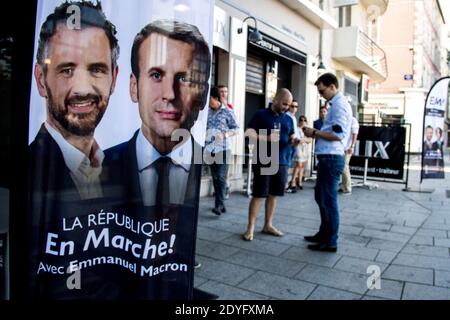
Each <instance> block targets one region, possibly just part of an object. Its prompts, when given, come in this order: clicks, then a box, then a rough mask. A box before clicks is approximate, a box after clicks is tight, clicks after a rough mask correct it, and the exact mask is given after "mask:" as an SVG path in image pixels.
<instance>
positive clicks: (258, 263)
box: [227, 250, 306, 277]
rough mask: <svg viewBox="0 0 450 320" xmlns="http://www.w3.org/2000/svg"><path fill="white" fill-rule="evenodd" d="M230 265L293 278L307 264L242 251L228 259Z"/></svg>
mask: <svg viewBox="0 0 450 320" xmlns="http://www.w3.org/2000/svg"><path fill="white" fill-rule="evenodd" d="M227 261H228V262H230V263H235V264H239V265H242V266H244V267H249V268H253V269H257V270H261V271H266V272H269V273H275V274H279V275H283V276H287V277H293V276H294V275H296V274H297V273H299V272H300V270H302V269H303V268H304V267H305V265H306V264H305V263H302V262H298V261H293V260H288V259H285V258H280V257H268V256H267V255H265V254H260V253H255V252H250V251H244V250H241V251H240V252H238V253H237V254H235V255H233V256H231V257H229V258H228V259H227Z"/></svg>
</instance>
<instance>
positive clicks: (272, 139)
mask: <svg viewBox="0 0 450 320" xmlns="http://www.w3.org/2000/svg"><path fill="white" fill-rule="evenodd" d="M315 86H316V87H317V90H318V93H319V94H320V96H321V97H322V98H323V99H325V100H326V104H325V105H324V106H321V107H320V110H319V119H317V120H316V121H314V123H313V126H312V127H310V126H309V125H308V120H307V118H306V116H305V115H303V114H302V115H300V116H299V117H298V118H297V116H296V114H297V112H298V110H299V105H298V102H297V101H296V100H293V96H292V93H291V92H290V91H289V90H288V89H285V88H283V89H280V90H279V91H278V92H277V93H276V95H275V97H274V99H273V101H272V103H271V104H270V106H269V107H268V108H265V109H261V110H259V111H258V112H257V113H256V114H255V115H254V116H253V118H252V119H251V120H250V122H249V124H248V128H247V130H246V136H248V137H250V139H253V141H255V143H256V150H261V149H263V148H261V146H262V144H266V145H268V144H269V145H270V144H276V145H277V151H278V154H276V155H275V154H270V152H269V156H270V159H271V160H270V162H269V163H267V162H264V163H263V161H261V162H258V161H256V163H254V164H253V166H252V168H251V170H252V173H253V189H252V198H251V200H250V203H249V209H248V225H247V229H246V231H245V233H244V234H243V236H242V238H243V240H245V241H252V240H253V238H254V233H255V225H256V220H257V216H258V213H259V211H260V209H261V206H262V204H263V202H264V204H265V206H264V207H265V218H264V225H263V228H262V232H263V233H266V234H269V235H272V236H277V237H280V236H283V232H282V231H281V230H279V229H278V228H276V227H275V226H274V225H273V218H274V214H275V211H276V205H277V198H278V197H281V196H284V193H285V192H286V193H296V192H297V191H299V190H302V189H303V181H304V176H305V166H306V164H307V162H308V160H309V159H311V154H310V149H311V148H310V145H311V144H312V145H313V148H314V155H315V156H314V160H313V161H315V162H316V166H317V179H316V185H315V192H314V198H315V201H316V203H317V205H318V207H319V212H320V220H321V223H320V227H319V230H318V231H317V233H316V234H314V235H310V236H305V237H304V239H305V240H306V241H308V242H311V243H312V244H310V245H308V248H309V249H311V250H314V251H326V252H336V251H337V245H338V233H339V205H338V194H339V193H341V194H345V195H349V194H351V192H352V188H351V176H350V169H349V163H350V159H351V156H352V154H353V149H354V147H355V143H356V139H357V135H358V130H359V124H358V121H357V119H356V118H355V117H354V116H353V114H352V108H351V106H350V104H349V102H348V100H347V98H346V97H345V96H344V95H343V94H342V93H341V92H340V91H339V90H338V89H339V83H338V79H337V78H336V76H334V75H333V74H331V73H326V74H323V75H322V76H320V77H319V78H318V79H317V81H316V82H315ZM222 88H223V86H222ZM219 90H220V89H219V88H212V89H211V99H210V108H211V110H210V113H209V116H208V135H207V137H209V138H207V146H206V150H209V152H210V154H211V153H212V154H213V153H214V152H213V151H211V150H213V149H212V146H215V145H216V144H217V143H218V142H219V143H220V145H221V148H223V149H224V150H225V149H227V148H229V146H227V142H226V141H228V140H227V139H228V138H229V137H231V136H232V135H234V134H236V133H237V132H238V130H239V128H238V126H237V124H236V120H235V116H234V113H233V111H232V107H230V106H229V105H227V102H226V100H224V99H223V97H222V96H221V95H220V92H219ZM269 149H270V150H271V151H272V152H273V149H272V148H269ZM265 150H266V149H265ZM220 159H224V161H225V162H226V161H227V160H226V157H225V156H223V157H222V156H221V157H220ZM274 161H277V165H278V169H277V170H276V171H275V172H271V173H269V174H267V173H264V170H265V169H268V168H269V167H270V166H271V165H273V163H272V162H274ZM292 163H293V170H292V175H291V179H290V180H289V181H288V176H289V168H290V167H291V164H292ZM214 166H217V165H216V164H213V165H211V173H212V178H213V185H214V190H215V207H214V208H213V210H212V211H213V212H214V213H215V214H217V215H220V214H221V213H223V212H225V206H224V205H223V199H224V194H225V191H224V190H226V188H227V186H228V185H227V183H226V180H227V174H226V172H227V169H224V168H222V167H219V168H220V169H217V168H216V167H214ZM226 166H227V165H225V167H226ZM218 172H219V173H218ZM341 176H342V181H341ZM340 181H341V183H340Z"/></svg>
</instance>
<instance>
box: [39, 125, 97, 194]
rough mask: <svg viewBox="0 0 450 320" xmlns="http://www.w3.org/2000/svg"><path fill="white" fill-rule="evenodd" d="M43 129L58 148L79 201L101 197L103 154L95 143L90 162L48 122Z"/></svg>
mask: <svg viewBox="0 0 450 320" xmlns="http://www.w3.org/2000/svg"><path fill="white" fill-rule="evenodd" d="M44 125H45V128H46V129H47V131H48V133H49V134H50V136H51V137H52V138H53V140H55V141H56V143H57V144H58V146H59V149H60V150H61V152H62V154H63V157H64V162H65V163H66V166H67V168H68V169H69V171H70V176H71V177H72V180H73V182H74V183H75V186H76V187H77V190H78V194H79V195H80V197H81V199H93V198H99V197H102V196H103V192H102V187H101V184H100V174H101V172H102V162H103V159H104V158H105V154H104V153H103V151H102V150H101V149H100V148H99V146H98V144H97V142H96V141H94V145H93V148H94V149H96V151H95V154H94V159H93V161H92V162H91V160H90V159H89V158H88V157H86V155H85V154H84V153H83V152H81V151H80V150H78V149H77V148H75V147H74V146H73V145H71V144H70V143H69V142H67V140H66V139H64V137H63V136H62V134H61V133H59V132H58V131H57V130H56V129H54V128H53V127H52V126H51V125H50V124H49V123H48V122H45V124H44Z"/></svg>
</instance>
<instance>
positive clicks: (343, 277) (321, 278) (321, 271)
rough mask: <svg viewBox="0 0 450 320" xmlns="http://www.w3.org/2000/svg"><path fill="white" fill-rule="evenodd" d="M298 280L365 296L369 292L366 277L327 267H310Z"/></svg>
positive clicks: (307, 267) (300, 274) (305, 269)
mask: <svg viewBox="0 0 450 320" xmlns="http://www.w3.org/2000/svg"><path fill="white" fill-rule="evenodd" d="M296 278H297V279H300V280H304V281H308V282H311V283H317V284H319V285H323V286H327V287H331V288H336V289H341V290H345V291H350V292H353V293H357V294H363V293H364V292H365V291H366V290H367V284H366V281H367V277H366V275H362V274H357V273H353V272H346V271H340V270H336V269H330V268H325V267H319V266H312V265H308V266H306V267H305V268H304V269H303V270H302V271H301V272H300V273H299V274H298V275H297V276H296Z"/></svg>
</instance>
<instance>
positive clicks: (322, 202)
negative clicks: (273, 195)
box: [303, 73, 352, 252]
mask: <svg viewBox="0 0 450 320" xmlns="http://www.w3.org/2000/svg"><path fill="white" fill-rule="evenodd" d="M314 84H315V85H316V87H317V90H318V91H319V94H320V95H321V96H322V97H323V98H325V99H326V100H327V101H328V104H329V106H330V109H329V111H328V115H327V117H326V118H325V121H324V124H323V126H322V129H321V130H317V129H315V128H307V127H304V128H303V132H304V133H305V135H306V136H307V137H311V138H314V139H316V144H315V154H316V155H317V160H318V162H319V163H318V168H317V180H316V187H315V194H314V195H315V199H316V202H317V204H318V206H319V210H320V219H321V224H320V229H319V232H318V233H317V234H315V235H314V236H306V237H305V240H306V241H309V242H316V244H313V245H309V246H308V248H309V249H311V250H315V251H328V252H336V250H337V239H338V231H339V206H338V199H337V198H338V185H339V178H340V175H341V174H342V171H343V169H344V163H345V159H344V154H345V144H346V142H347V141H348V138H349V136H350V134H351V124H352V109H351V106H350V104H349V103H348V101H347V99H346V98H345V97H344V95H343V94H342V93H341V92H339V91H338V87H339V84H338V80H337V78H336V76H335V75H333V74H331V73H325V74H323V75H322V76H320V77H319V78H318V79H317V81H316V82H315V83H314Z"/></svg>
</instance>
